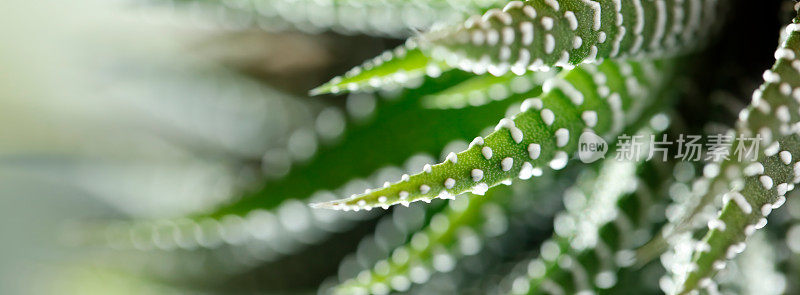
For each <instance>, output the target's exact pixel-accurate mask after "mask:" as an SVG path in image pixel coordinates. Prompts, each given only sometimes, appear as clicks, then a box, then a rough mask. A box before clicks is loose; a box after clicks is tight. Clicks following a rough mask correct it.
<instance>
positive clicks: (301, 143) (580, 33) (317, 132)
mask: <svg viewBox="0 0 800 295" xmlns="http://www.w3.org/2000/svg"><path fill="white" fill-rule="evenodd" d="M175 3H181V4H187V3H188V4H190V5H201V6H203V7H214V8H215V9H219V10H214V11H215V13H220V14H221V15H225V14H226V13H233V14H232V15H231V16H234V17H232V18H230V19H231V20H232V21H234V22H237V23H239V24H242V25H245V24H252V22H255V23H256V24H257V25H259V26H261V27H264V28H267V29H274V28H275V27H274V26H278V27H279V28H283V26H286V25H288V26H291V27H295V28H298V29H300V30H303V31H310V32H320V31H323V30H325V31H327V30H332V31H335V32H344V33H354V32H358V33H366V34H372V35H383V36H385V35H389V36H403V37H405V36H409V35H412V34H413V35H414V36H412V37H410V38H409V39H408V40H406V42H405V43H404V44H403V45H401V46H398V47H395V48H394V49H390V50H388V51H385V52H384V53H382V54H380V55H379V56H378V57H376V58H373V59H371V60H369V61H367V62H365V63H363V64H362V65H360V66H357V67H355V68H353V69H352V70H350V71H348V72H347V73H345V74H344V75H342V76H339V77H336V78H333V79H332V80H331V81H330V82H328V83H325V84H323V85H321V86H319V87H317V88H315V89H313V90H311V91H310V94H312V95H323V94H342V93H347V94H348V97H347V98H346V101H345V102H344V103H342V105H344V106H345V107H344V108H345V109H346V110H342V108H340V107H339V106H333V105H331V106H328V107H327V108H325V109H324V110H323V111H322V112H320V113H319V115H318V116H317V118H316V119H315V122H314V124H311V125H314V127H315V129H314V130H308V129H309V127H308V126H306V127H304V128H305V129H304V130H293V131H292V132H290V134H291V135H290V136H288V137H289V140H288V141H290V142H292V144H287V148H286V149H284V150H280V151H277V152H275V151H268V152H266V155H265V156H264V158H263V160H262V164H263V166H264V170H265V171H266V172H265V174H266V176H267V177H265V179H264V181H263V183H262V185H261V186H259V187H256V188H253V189H243V191H239V192H237V196H238V198H236V199H233V200H231V201H230V202H229V203H226V204H223V205H221V206H220V207H218V208H216V209H215V210H211V211H209V212H199V213H196V214H193V215H190V216H187V217H185V218H181V219H176V220H166V221H164V220H160V221H155V222H138V221H135V222H132V224H128V223H124V224H122V225H118V226H109V227H104V228H106V229H107V230H106V231H105V232H104V234H106V236H107V237H109V240H111V242H112V246H114V247H116V248H126V247H127V248H134V249H136V250H150V249H154V248H157V249H163V250H173V249H184V250H188V251H186V252H184V253H177V254H174V257H189V258H188V259H184V260H193V259H195V257H203V256H205V254H207V253H209V254H210V255H218V257H222V258H220V259H218V260H220V261H225V260H226V259H227V258H229V257H232V258H231V259H230V260H236V262H237V263H241V264H244V265H256V264H258V263H259V262H262V261H269V260H273V259H290V258H287V257H291V256H292V255H291V254H296V253H297V252H298V251H303V250H302V249H306V248H307V247H305V246H308V245H313V244H319V243H325V245H322V246H320V245H317V246H320V247H323V248H336V247H334V246H340V247H350V248H351V249H352V248H353V245H343V244H346V243H348V242H347V241H342V240H339V239H338V238H337V239H330V236H331V235H330V234H331V233H333V232H345V234H354V233H352V232H353V230H351V229H350V227H349V225H352V224H354V223H355V222H356V221H358V220H363V219H365V217H377V216H379V215H381V214H385V215H384V216H383V217H382V218H375V219H373V220H372V221H368V222H364V223H362V225H363V226H364V227H367V228H368V229H361V230H362V234H363V232H365V231H366V232H374V233H375V234H374V235H372V236H369V237H367V238H364V239H361V236H357V237H355V238H353V239H352V240H361V245H360V246H359V247H358V249H357V250H356V253H355V254H353V255H352V256H350V257H351V258H346V259H345V260H344V261H345V262H344V263H342V264H341V265H340V271H339V274H340V276H341V277H340V278H339V280H338V282H335V283H331V282H330V281H329V282H328V283H325V284H323V285H322V287H320V288H321V290H320V292H323V293H325V292H329V291H332V292H334V293H342V294H354V293H375V294H385V293H389V292H392V291H410V292H412V293H413V292H415V291H419V292H420V293H432V292H431V291H430V290H435V288H436V286H435V285H436V284H437V283H438V282H440V281H436V279H437V278H445V279H442V280H443V281H444V282H447V283H446V284H447V285H448V286H451V285H469V288H477V289H480V290H479V291H478V292H479V293H492V292H493V291H497V290H499V289H502V288H501V287H497V286H492V287H489V288H488V289H484V288H486V286H479V285H478V284H470V283H469V282H466V283H465V282H459V281H457V280H458V278H460V279H462V280H464V278H467V277H469V276H468V275H465V273H466V272H460V271H459V270H458V269H456V267H458V266H459V265H460V264H461V262H462V261H461V260H462V259H463V260H467V259H469V258H470V257H479V256H482V255H481V254H478V253H481V252H480V251H481V250H485V248H488V247H489V246H488V245H490V242H498V241H495V240H496V237H497V235H496V233H497V232H500V231H503V230H506V228H503V227H502V226H501V225H503V224H504V223H503V222H505V225H508V222H510V221H511V220H513V219H514V218H522V217H521V215H524V214H521V213H520V212H522V211H525V212H527V211H533V210H535V209H536V208H538V206H539V205H542V204H541V203H539V202H540V197H542V195H541V194H539V193H538V192H536V193H532V192H531V191H522V192H520V191H516V189H517V188H519V187H528V185H532V186H537V185H540V186H546V187H547V188H548V189H552V190H556V189H554V188H552V187H550V186H549V185H550V183H548V182H545V181H542V180H544V178H543V177H542V175H544V174H546V173H549V172H551V171H550V170H560V169H562V168H564V167H566V166H567V165H568V164H569V161H570V160H572V159H573V158H574V156H575V155H576V154H577V153H576V152H577V151H579V138H580V137H582V135H584V134H587V133H593V134H595V135H596V136H599V137H600V138H603V139H605V140H606V141H607V142H608V143H609V144H610V145H612V146H613V145H615V144H621V141H620V140H619V138H618V136H619V135H621V134H623V132H625V131H627V132H630V131H638V130H641V127H642V125H643V124H644V123H643V122H651V119H652V122H659V121H663V120H662V119H663V118H665V116H661V115H659V116H655V114H658V113H662V112H664V111H667V109H668V108H669V104H670V102H671V100H670V99H668V98H667V97H668V96H670V95H668V94H672V93H673V92H677V91H679V89H680V88H681V87H682V86H684V85H685V84H683V83H682V82H683V80H681V79H682V77H681V76H682V74H687V73H694V72H697V70H696V69H690V68H691V66H692V65H691V64H689V63H683V61H684V60H689V58H686V59H683V58H682V57H678V56H679V55H685V54H690V53H693V52H696V50H699V49H701V48H702V47H703V45H704V44H706V43H707V41H708V40H710V38H711V37H712V36H713V34H712V33H714V31H713V29H712V28H713V27H714V25H715V24H717V23H719V20H720V17H719V15H718V13H719V12H720V11H722V10H725V8H727V7H728V6H731V5H732V3H733V2H724V1H720V0H528V1H496V0H469V1H464V2H459V1H449V0H420V1H405V0H386V1H362V0H331V1H327V0H325V1H318V0H313V1H311V0H291V1H287V0H242V1H236V0H234V1H203V0H176V1H175ZM787 7H788V6H787ZM796 9H797V8H796ZM279 23H280V25H278V24H279ZM728 34H731V33H728ZM331 35H333V34H331ZM781 41H782V42H781V47H780V48H779V49H778V50H777V51H776V52H775V58H776V59H777V62H776V63H775V65H774V66H773V68H772V69H771V70H769V71H767V72H766V73H764V74H763V78H764V80H765V83H764V84H763V85H762V87H761V88H760V89H759V90H757V91H756V93H755V95H754V96H753V100H752V103H751V105H750V106H749V107H748V108H747V109H745V110H744V111H742V112H741V113H740V116H739V122H738V125H737V127H736V128H735V129H733V130H731V131H730V133H729V134H730V135H731V136H733V137H734V138H736V137H739V136H741V137H754V136H758V137H759V138H760V140H761V141H760V143H761V147H762V151H761V152H760V153H758V154H757V158H756V159H755V160H752V161H745V162H738V161H734V160H733V159H731V160H726V161H723V162H709V163H704V164H705V166H704V168H703V169H702V173H699V174H701V175H699V176H695V171H694V170H695V167H696V166H695V165H694V164H689V163H676V162H677V161H675V160H670V161H667V162H668V163H666V164H664V165H660V164H661V163H651V162H643V161H634V162H620V161H617V160H616V159H607V160H603V161H600V162H598V163H595V164H592V165H591V167H588V168H586V167H584V170H586V171H584V172H585V173H584V174H583V175H584V176H583V177H582V178H579V179H578V180H577V184H575V185H574V186H573V189H571V190H569V191H568V192H567V193H566V194H564V196H563V198H564V203H565V206H566V207H567V208H566V211H565V212H563V213H561V214H558V215H557V217H556V218H555V219H554V223H555V224H554V226H553V227H552V228H553V231H554V232H555V234H554V235H552V238H551V239H550V240H547V241H546V242H544V243H541V244H537V245H523V246H520V247H526V249H520V250H519V251H518V252H517V253H505V254H508V255H509V256H507V257H503V258H497V257H495V258H493V259H494V260H493V263H496V264H493V266H496V267H497V269H493V270H492V271H491V273H492V274H495V275H498V274H502V275H503V276H505V277H506V278H505V279H503V278H502V277H500V276H498V277H497V278H494V280H496V281H498V282H499V281H502V282H503V283H505V285H506V287H508V288H506V290H503V291H510V292H512V293H537V294H538V293H594V292H597V293H607V292H611V293H613V292H628V293H641V292H643V290H644V289H643V288H642V287H641V286H639V284H638V282H637V284H629V285H626V286H615V283H617V281H618V278H622V274H623V273H627V275H626V276H628V277H631V276H632V277H637V275H638V274H635V275H631V272H635V271H633V270H630V269H635V268H636V267H638V266H641V265H648V266H656V267H660V265H658V264H657V263H653V262H654V261H652V258H654V257H658V256H659V254H661V262H662V264H663V265H664V266H665V267H666V268H667V271H668V272H669V273H670V275H671V276H670V277H665V278H663V279H662V280H661V281H660V282H659V283H657V284H654V286H655V285H660V287H662V289H663V290H664V291H666V292H667V293H677V294H687V293H694V292H697V291H698V290H699V289H703V288H705V289H706V290H707V291H708V292H710V293H713V292H715V291H717V288H716V285H715V284H714V281H713V276H714V275H715V273H716V272H717V271H718V270H719V269H722V268H724V267H725V266H726V261H727V260H728V259H730V258H732V257H733V256H735V254H737V253H738V252H741V251H742V250H743V249H744V245H745V244H744V243H745V242H746V238H747V237H748V236H749V235H751V234H752V233H754V232H755V231H756V230H757V229H759V228H762V227H764V226H765V225H766V223H767V219H766V218H767V215H769V214H770V213H771V212H772V211H773V209H777V208H778V207H780V206H781V205H782V204H783V203H784V202H786V201H787V200H786V199H787V198H786V194H787V193H789V192H790V191H792V190H793V189H794V186H795V185H796V183H797V182H798V181H800V162H798V157H800V134H798V131H800V129H799V128H800V125H798V124H800V123H798V122H800V113H798V112H797V110H798V109H800V59H799V58H798V57H800V18H798V19H795V20H794V23H793V24H792V25H790V26H788V28H787V29H786V30H784V36H783V38H782V39H781ZM398 43H399V42H394V43H392V44H398ZM716 53H717V52H716V51H715V52H714V54H716ZM715 67H716V65H715ZM721 68H722V67H721ZM713 70H714V71H717V69H716V68H715V69H713ZM702 71H709V69H708V68H704V69H702ZM335 99H337V98H335V97H325V98H318V99H317V100H318V101H317V103H320V104H324V103H328V101H326V100H335ZM332 104H336V102H334V103H332ZM681 107H684V105H681ZM345 113H347V115H346V114H345ZM498 120H499V123H498ZM494 123H498V124H496V126H494V125H495V124H494ZM652 125H656V124H652ZM492 127H494V128H492ZM661 131H662V130H660V129H659V130H657V131H656V132H654V133H659V132H661ZM476 135H480V136H478V137H475V136H476ZM587 136H592V135H587ZM468 138H474V140H472V142H471V143H468V142H467V141H466V140H467V139H468ZM443 150H444V151H446V152H444V153H442V151H443ZM440 153H441V154H442V155H441V157H438V158H439V159H438V162H439V164H435V165H434V163H435V162H436V161H437V157H436V156H437V155H439V154H440ZM298 154H300V155H302V156H296V155H298ZM574 166H578V165H574ZM698 167H699V166H698ZM595 169H596V170H595ZM665 171H670V172H672V175H674V176H675V177H674V178H675V179H674V180H673V179H672V178H673V177H669V176H665V175H669V173H668V172H665ZM413 173H416V174H413ZM556 174H557V173H556ZM679 176H680V177H679ZM534 177H536V178H537V179H536V180H535V181H532V182H531V183H526V182H523V181H518V179H520V180H528V179H531V178H534ZM564 178H568V179H567V180H573V179H572V177H570V176H566V177H564ZM391 181H394V182H391ZM512 181H513V182H514V183H513V185H512V186H510V187H503V186H499V185H500V184H512ZM365 189H366V190H365ZM550 193H553V192H550ZM351 194H352V196H350V197H349V198H346V197H347V196H348V195H351ZM552 195H560V194H559V193H553V194H552ZM666 196H669V197H671V199H672V201H674V204H673V205H671V206H668V207H667V209H666V210H661V208H662V206H663V205H664V204H665V203H667V199H668V198H666ZM336 198H345V199H338V200H336ZM520 198H526V199H527V200H529V201H530V203H525V204H527V205H525V206H523V205H522V203H521V201H520ZM434 199H444V200H435V203H434V204H430V205H426V204H415V205H414V206H411V203H412V202H416V201H423V202H434ZM718 203H722V206H721V207H719V208H718V207H717V206H718V205H719V204H718ZM308 204H311V207H314V208H309V206H308ZM397 204H401V205H405V206H406V207H409V206H411V208H392V209H391V210H390V211H383V210H372V209H376V208H378V207H381V208H383V209H389V207H390V206H393V205H397ZM531 204H532V205H531ZM317 208H326V209H337V210H342V211H365V210H369V211H370V212H369V213H367V214H364V212H361V213H349V212H335V211H330V210H317ZM717 210H719V212H718V213H717V212H712V214H708V212H709V211H717ZM656 211H659V212H661V211H664V213H665V214H664V216H661V214H651V213H655V212H656ZM408 212H412V213H413V214H414V215H413V216H411V215H409V214H411V213H408ZM707 215H713V217H712V218H711V219H710V220H708V221H707V222H706V220H705V219H704V218H707V217H708V216H707ZM662 219H666V220H667V222H666V224H664V222H663V220H662ZM387 220H388V221H387ZM398 220H401V222H398ZM387 222H392V223H393V224H395V225H396V226H395V227H387V226H386V224H387ZM700 222H702V223H703V226H702V227H700V228H699V229H698V228H697V227H696V226H695V225H696V224H697V223H700ZM409 224H410V225H409ZM705 225H707V227H708V230H706V229H705V228H706V227H705ZM372 226H374V228H375V229H374V231H373V230H372V228H371V227H372ZM543 227H544V228H548V229H549V228H551V227H550V226H549V224H547V225H545V226H543ZM400 228H402V229H400ZM387 233H388V234H387ZM656 233H658V234H656ZM354 235H355V234H354ZM387 235H389V236H391V238H390V239H387V238H386V237H387ZM546 236H547V237H550V236H551V235H550V234H549V233H548V234H547V235H546ZM653 236H656V237H653ZM649 238H651V240H650V243H648V244H647V246H644V247H640V246H641V245H642V244H643V243H645V242H646V240H647V239H649ZM698 238H699V239H700V240H699V241H698V240H697V239H698ZM542 239H543V238H541V239H539V240H537V243H538V241H541V240H542ZM389 240H390V241H389ZM116 241H123V243H116ZM387 241H388V242H387ZM381 243H383V244H381ZM498 243H505V244H509V243H510V242H507V241H505V240H504V241H502V242H498ZM378 244H380V245H378ZM329 245H330V247H328V246H329ZM375 245H377V246H375ZM666 245H668V246H671V248H670V249H669V250H667V249H666V248H668V247H667V246H666ZM120 246H122V247H120ZM637 247H640V248H638V249H637ZM197 248H203V249H197ZM376 248H380V249H379V250H381V251H383V252H381V251H373V253H370V251H372V250H374V249H376ZM798 248H800V247H798ZM532 249H534V250H533V252H538V253H537V255H538V257H536V258H534V259H532V260H523V261H522V263H520V261H518V256H519V255H518V254H519V253H524V252H530V251H531V250H532ZM308 251H312V252H313V251H315V250H308ZM662 251H667V252H666V253H662ZM131 252H136V251H131ZM187 252H188V253H191V254H199V255H185V256H183V255H182V254H186V253H187ZM374 252H379V253H377V254H375V253H374ZM509 252H514V251H509ZM220 253H223V254H220ZM242 253H244V254H242ZM150 254H152V253H150ZM155 254H156V255H153V256H159V255H170V254H173V253H166V252H164V253H160V252H159V253H155ZM314 254H318V253H312V254H311V255H314ZM370 254H372V255H370ZM504 259H507V261H502V262H501V260H504ZM337 260H338V259H337ZM464 264H467V263H464ZM514 264H518V265H521V266H522V268H523V269H524V270H523V272H524V274H520V273H519V272H514V271H511V272H509V269H507V266H506V265H514ZM487 265H488V264H487ZM631 266H633V267H631ZM303 267H307V265H304V266H303ZM233 268H235V267H233ZM465 268H469V266H467V267H465ZM626 268H630V269H628V270H626ZM238 271H244V270H241V269H239V270H238ZM234 272H236V270H234ZM446 272H450V273H451V274H452V277H453V278H456V279H448V278H446V276H444V275H442V274H443V273H446ZM303 273H305V272H303ZM655 277H658V276H655ZM637 279H638V278H637ZM448 280H449V281H448ZM488 280H490V279H487V281H488ZM642 281H644V280H642ZM426 282H431V283H430V284H427V285H434V286H432V287H431V289H420V290H416V289H415V288H416V287H417V286H419V285H421V284H423V283H426ZM503 283H499V285H503ZM620 283H621V281H620ZM331 285H336V286H331ZM329 287H331V288H329ZM460 287H462V286H457V287H453V288H450V290H461V289H460ZM723 287H725V286H723ZM269 291H275V290H269ZM304 291H307V290H304ZM470 291H474V290H470ZM440 293H442V292H440Z"/></svg>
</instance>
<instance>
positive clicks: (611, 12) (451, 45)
mask: <svg viewBox="0 0 800 295" xmlns="http://www.w3.org/2000/svg"><path fill="white" fill-rule="evenodd" d="M716 5H717V1H715V0H692V1H676V0H673V1H641V0H633V1H621V0H603V1H594V0H546V1H512V2H510V3H508V4H507V5H506V6H505V8H503V9H502V10H500V9H492V10H489V11H488V12H486V13H485V14H484V15H483V16H473V17H471V18H469V19H468V20H467V21H465V22H464V23H463V24H461V25H459V26H452V27H445V28H443V29H441V30H434V31H432V32H430V33H427V34H425V35H423V36H422V37H421V41H420V45H421V46H422V48H423V49H425V51H426V53H428V54H430V56H431V57H433V58H434V59H436V60H442V61H447V63H448V64H449V65H450V66H453V67H458V68H460V69H462V70H465V71H472V72H475V73H477V74H482V73H485V72H487V71H488V72H489V73H491V74H493V75H495V76H500V75H503V74H505V73H506V72H507V71H508V70H511V71H512V72H514V73H517V74H522V73H524V72H525V71H527V70H541V69H543V68H545V69H546V68H549V67H552V66H561V67H571V66H574V65H578V64H580V63H584V62H594V61H596V60H602V59H604V58H617V57H631V56H635V57H648V58H661V57H665V56H670V55H674V54H677V53H682V52H685V51H687V50H688V49H690V48H694V47H697V44H700V43H702V41H703V38H704V37H705V36H707V35H708V33H709V31H710V30H709V28H710V26H711V23H712V22H713V21H714V20H715V12H716Z"/></svg>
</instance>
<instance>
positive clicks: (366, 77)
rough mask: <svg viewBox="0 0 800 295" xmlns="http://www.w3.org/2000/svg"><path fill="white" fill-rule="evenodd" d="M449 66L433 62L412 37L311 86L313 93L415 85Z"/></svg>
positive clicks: (398, 87)
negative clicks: (395, 46) (326, 81)
mask: <svg viewBox="0 0 800 295" xmlns="http://www.w3.org/2000/svg"><path fill="white" fill-rule="evenodd" d="M449 69H450V68H449V67H448V66H446V65H445V64H444V63H441V62H435V61H431V60H430V59H429V58H428V57H427V56H425V55H423V54H422V51H420V50H419V49H418V48H417V46H416V45H415V43H414V41H411V40H410V41H408V42H406V45H402V46H399V47H397V48H395V49H393V50H389V51H385V52H384V53H383V54H381V55H379V56H378V57H375V58H373V59H372V60H368V61H367V62H365V63H364V64H362V65H360V66H357V67H355V68H353V69H351V70H350V71H348V72H347V73H345V74H344V76H337V77H335V78H333V79H331V81H330V82H328V83H325V84H323V85H321V86H319V87H317V88H314V89H312V90H311V95H319V94H325V93H333V94H336V93H340V92H343V91H348V92H356V91H373V90H376V89H383V90H388V89H393V88H394V89H400V88H416V87H418V86H419V85H420V84H421V83H422V81H423V79H424V78H425V76H430V77H433V78H436V77H439V76H440V75H441V74H442V72H444V71H447V70H449Z"/></svg>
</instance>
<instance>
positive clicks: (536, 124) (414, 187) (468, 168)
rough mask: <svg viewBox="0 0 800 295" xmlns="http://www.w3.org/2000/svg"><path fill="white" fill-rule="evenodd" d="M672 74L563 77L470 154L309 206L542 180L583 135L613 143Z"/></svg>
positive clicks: (615, 70) (448, 194) (616, 71)
mask: <svg viewBox="0 0 800 295" xmlns="http://www.w3.org/2000/svg"><path fill="white" fill-rule="evenodd" d="M671 68H672V65H671V64H670V63H669V62H665V63H660V64H652V63H648V62H643V63H641V64H640V63H637V62H619V63H617V62H613V61H607V62H605V63H602V64H601V65H599V66H598V67H595V66H592V65H585V66H582V67H578V68H575V69H573V70H571V71H568V72H564V73H561V74H560V75H559V77H557V78H556V80H555V81H554V82H553V83H552V84H551V85H552V88H551V89H548V91H547V92H546V93H544V94H543V95H542V96H540V97H539V98H531V99H529V100H526V101H525V102H523V105H522V107H521V111H522V112H521V113H520V114H518V115H517V116H515V117H514V119H513V120H512V119H503V120H501V121H500V123H499V124H498V125H497V126H496V127H495V132H493V133H492V134H490V135H489V136H488V137H486V138H485V139H483V138H480V137H479V138H476V139H475V140H473V142H472V144H470V147H469V149H467V150H466V151H463V152H461V153H458V154H455V153H452V154H450V155H449V156H448V157H447V160H446V161H445V162H444V163H441V164H438V165H435V166H432V167H430V166H426V167H425V169H423V172H422V173H419V174H416V175H414V176H410V177H403V178H402V179H401V180H400V181H399V182H396V183H394V184H391V185H387V186H385V187H384V188H381V189H377V190H374V191H373V190H367V191H366V192H365V193H364V194H361V195H357V196H353V197H351V198H349V199H344V200H339V201H332V202H326V203H317V204H313V206H315V207H321V208H330V209H340V210H358V209H362V208H363V209H371V208H373V207H388V206H390V205H394V204H408V203H409V202H413V201H420V200H422V201H430V200H431V199H433V198H446V199H447V198H454V196H456V195H458V194H461V193H464V192H467V191H471V192H472V193H474V194H483V193H485V192H486V191H487V190H488V189H489V188H490V187H493V186H495V185H498V184H500V183H508V182H510V181H511V179H513V178H516V177H519V178H521V179H528V178H530V177H532V176H537V175H540V174H541V172H542V169H543V168H546V167H550V168H552V169H556V170H558V169H561V168H563V167H564V166H566V164H567V161H568V160H569V158H570V155H571V154H572V153H573V152H574V151H575V150H576V148H577V144H578V143H577V139H578V137H579V135H580V134H581V132H582V131H583V130H584V129H585V128H588V129H591V130H593V132H594V133H596V134H599V135H601V136H604V137H612V136H615V135H617V134H618V133H619V132H621V131H622V129H623V128H624V126H625V125H626V124H627V123H626V122H631V121H635V120H636V119H637V118H638V117H639V115H640V114H641V112H642V109H643V108H644V107H646V106H648V105H650V104H652V103H653V102H654V100H655V99H654V96H655V93H656V92H657V91H658V90H659V89H660V87H661V86H662V85H663V83H664V82H665V80H664V79H669V77H670V76H671V74H670V73H671ZM659 71H662V72H660V73H659ZM659 74H660V75H659Z"/></svg>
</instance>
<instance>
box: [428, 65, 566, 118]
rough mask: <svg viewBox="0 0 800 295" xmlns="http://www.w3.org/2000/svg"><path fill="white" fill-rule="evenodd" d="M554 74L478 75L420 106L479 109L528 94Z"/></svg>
mask: <svg viewBox="0 0 800 295" xmlns="http://www.w3.org/2000/svg"><path fill="white" fill-rule="evenodd" d="M555 73H557V71H555V70H554V71H548V72H529V73H526V74H524V75H522V76H517V75H513V74H506V75H503V76H500V77H495V76H492V75H481V76H477V77H474V78H470V79H468V80H466V81H464V82H461V83H460V84H458V85H455V86H453V87H450V88H448V89H446V90H444V91H441V92H438V93H436V94H433V95H428V96H425V97H424V98H423V100H422V105H423V106H425V107H428V108H441V109H447V108H463V107H466V106H480V105H484V104H487V103H489V102H491V101H493V100H503V99H506V98H508V97H510V96H512V95H513V94H514V93H523V92H528V91H530V90H531V89H533V88H534V87H541V85H542V84H543V83H544V82H545V81H546V80H547V79H549V78H551V77H553V76H554V75H555Z"/></svg>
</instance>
